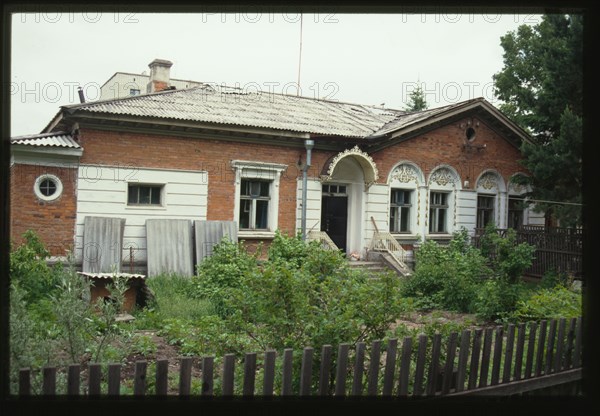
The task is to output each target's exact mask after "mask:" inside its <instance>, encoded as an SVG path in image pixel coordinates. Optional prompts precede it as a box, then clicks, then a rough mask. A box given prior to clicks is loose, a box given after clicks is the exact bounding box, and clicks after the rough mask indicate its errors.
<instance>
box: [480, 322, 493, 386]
mask: <svg viewBox="0 0 600 416" xmlns="http://www.w3.org/2000/svg"><path fill="white" fill-rule="evenodd" d="M493 333H494V330H493V328H486V329H485V338H484V340H483V353H482V355H481V370H480V374H479V387H485V386H487V383H488V380H487V378H488V372H489V370H490V352H491V349H492V336H493Z"/></svg>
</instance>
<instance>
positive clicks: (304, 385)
mask: <svg viewBox="0 0 600 416" xmlns="http://www.w3.org/2000/svg"><path fill="white" fill-rule="evenodd" d="M312 363H313V349H312V348H311V347H305V348H304V351H303V352H302V368H301V369H300V396H310V384H311V381H312Z"/></svg>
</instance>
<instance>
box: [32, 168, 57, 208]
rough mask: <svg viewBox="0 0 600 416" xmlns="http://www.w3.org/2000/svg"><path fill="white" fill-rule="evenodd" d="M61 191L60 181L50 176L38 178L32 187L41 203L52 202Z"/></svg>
mask: <svg viewBox="0 0 600 416" xmlns="http://www.w3.org/2000/svg"><path fill="white" fill-rule="evenodd" d="M62 190H63V185H62V182H61V181H60V179H58V177H56V176H54V175H50V174H46V175H41V176H39V177H38V178H37V179H36V180H35V184H34V185H33V192H34V193H35V195H36V196H37V197H38V198H39V199H41V200H42V201H54V200H55V199H57V198H58V197H59V196H60V195H61V194H62Z"/></svg>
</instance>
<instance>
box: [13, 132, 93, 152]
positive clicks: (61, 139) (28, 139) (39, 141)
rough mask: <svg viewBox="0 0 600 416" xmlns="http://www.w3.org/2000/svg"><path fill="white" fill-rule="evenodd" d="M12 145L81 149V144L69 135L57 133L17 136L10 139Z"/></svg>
mask: <svg viewBox="0 0 600 416" xmlns="http://www.w3.org/2000/svg"><path fill="white" fill-rule="evenodd" d="M10 143H11V144H22V145H26V146H45V147H63V148H70V149H81V146H80V145H79V143H77V142H76V141H75V139H73V136H71V135H70V134H68V133H65V132H62V131H60V132H55V133H43V134H33V135H29V136H17V137H12V138H11V139H10Z"/></svg>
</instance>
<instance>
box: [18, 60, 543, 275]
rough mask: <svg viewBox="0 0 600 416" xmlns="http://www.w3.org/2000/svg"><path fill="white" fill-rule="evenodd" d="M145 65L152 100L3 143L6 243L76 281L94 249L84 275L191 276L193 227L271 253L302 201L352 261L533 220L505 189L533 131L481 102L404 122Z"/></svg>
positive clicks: (397, 116) (316, 231) (75, 115)
mask: <svg viewBox="0 0 600 416" xmlns="http://www.w3.org/2000/svg"><path fill="white" fill-rule="evenodd" d="M150 66H151V74H150V76H149V81H148V87H147V89H148V91H150V92H149V93H147V94H141V95H134V96H128V97H123V98H117V99H108V100H100V101H95V102H83V103H80V104H74V105H66V106H62V107H61V108H60V110H59V112H58V113H57V115H56V116H55V117H54V118H53V119H52V120H51V121H50V122H49V124H48V125H47V127H46V128H45V129H44V130H43V131H42V132H41V133H40V134H35V135H30V136H20V137H14V138H12V139H11V140H12V141H11V143H12V145H11V148H12V159H11V210H12V211H11V234H12V237H13V238H15V239H18V237H19V236H20V235H21V234H22V233H23V232H24V231H25V230H27V229H28V228H32V229H34V230H36V231H37V232H38V233H39V235H40V236H41V238H42V239H43V241H45V242H46V243H47V244H48V245H49V250H50V252H51V253H52V254H53V255H54V256H63V255H64V254H65V250H68V249H72V250H73V251H74V253H75V255H76V258H77V261H78V263H80V264H83V266H84V271H85V265H86V261H89V258H90V257H94V256H98V255H99V253H100V252H102V253H104V254H102V255H103V256H104V258H105V259H106V258H108V259H109V261H108V263H106V264H105V265H103V266H102V267H100V268H99V269H97V270H91V271H95V272H107V271H109V270H107V267H115V265H116V267H117V268H121V267H122V268H126V267H127V265H128V264H130V265H132V266H131V270H130V271H133V268H136V270H139V268H140V267H141V268H142V269H143V268H144V267H146V266H148V267H151V262H154V261H155V258H158V257H160V256H163V257H164V259H165V260H164V261H165V262H167V261H172V259H173V258H174V257H177V258H179V257H181V256H184V257H185V258H186V260H185V263H186V264H185V265H183V266H173V267H175V268H178V269H177V270H181V267H183V270H184V271H188V270H190V271H193V264H194V263H197V262H198V261H200V260H201V258H200V257H199V256H198V254H197V253H199V250H200V249H202V247H204V246H205V244H206V242H205V241H204V242H200V241H199V240H198V232H197V230H196V231H194V224H196V228H198V227H205V226H207V225H206V224H217V225H218V229H219V230H228V231H219V232H220V233H221V234H219V235H228V236H234V235H235V238H238V239H240V240H244V241H245V242H246V244H247V245H249V246H250V247H254V246H256V245H257V244H259V243H263V244H267V245H268V244H269V242H270V241H271V240H272V238H273V237H274V235H275V231H276V230H278V229H279V230H281V231H282V232H285V233H287V234H294V233H296V232H297V231H299V230H301V229H302V225H303V207H302V201H303V197H305V198H306V207H305V212H306V216H305V224H306V226H305V231H306V233H307V234H308V235H310V236H316V237H315V238H320V239H322V240H323V241H331V242H332V243H334V244H335V245H336V246H337V247H338V248H340V249H341V250H343V251H344V252H346V253H347V254H351V253H352V254H355V255H359V256H360V257H361V258H364V257H365V256H366V255H367V254H368V252H369V251H370V249H373V248H374V247H375V245H374V244H373V243H374V241H375V240H377V239H379V238H382V239H381V241H380V242H383V241H384V240H385V239H386V238H387V240H386V241H388V243H390V244H392V245H395V246H394V247H400V248H399V250H402V252H403V254H404V255H406V256H407V258H410V254H411V252H412V250H413V247H414V245H415V244H416V243H418V242H419V241H421V242H422V241H424V240H430V239H432V240H437V241H441V242H444V241H448V240H449V239H450V238H451V235H452V233H453V232H454V231H457V230H459V229H461V227H465V228H466V229H467V230H469V231H470V232H473V231H474V230H475V228H477V227H482V226H484V225H485V224H486V223H488V222H491V221H493V222H494V223H495V224H496V225H497V226H498V227H500V228H506V227H516V226H518V225H522V224H523V225H525V224H543V221H544V218H543V214H539V213H535V212H534V211H533V210H532V209H529V208H526V207H523V205H522V204H521V202H522V199H523V194H524V193H525V191H526V189H524V188H523V187H521V186H519V185H516V184H515V183H513V181H512V179H513V178H514V177H515V176H517V175H527V174H528V173H527V172H526V171H525V169H524V168H523V167H522V166H521V165H520V164H519V159H520V158H521V154H520V151H519V146H520V144H521V143H522V142H523V141H527V140H529V137H528V135H527V134H526V133H525V132H524V131H523V130H522V129H521V128H519V127H518V126H517V125H516V124H515V123H514V122H512V121H511V120H509V119H508V118H507V117H506V116H504V115H503V114H502V113H501V112H500V111H498V110H497V109H496V108H495V107H494V106H493V105H491V104H490V103H489V102H487V101H486V100H484V99H483V98H476V99H472V100H468V101H464V102H460V103H457V104H452V105H447V106H444V107H439V108H433V109H429V110H424V111H419V112H406V111H401V110H394V109H389V108H381V107H376V106H368V105H361V104H352V103H345V102H339V101H330V100H320V99H313V98H306V97H300V96H291V95H284V94H275V93H264V92H263V93H259V92H251V93H250V92H245V91H243V90H241V89H239V88H238V89H236V88H227V87H216V86H211V85H208V84H200V85H198V86H195V87H192V88H187V89H178V88H175V89H172V88H170V87H171V80H170V76H169V74H170V66H171V63H170V62H169V61H165V60H154V61H153V62H152V63H151V64H150ZM309 154H310V156H311V163H310V166H309V167H307V169H306V174H307V180H306V183H307V186H306V193H304V192H303V173H304V168H305V166H306V162H307V156H309ZM158 220H160V221H162V222H160V221H159V222H153V221H158ZM94 221H100V222H97V223H95V222H94ZM165 221H167V222H168V223H164V222H165ZM169 221H170V222H169ZM165 224H166V225H165ZM219 224H221V225H219ZM232 224H233V226H232ZM161 227H162V228H161ZM164 227H166V228H164ZM223 227H224V228H223ZM227 227H229V228H227ZM232 227H233V229H232ZM85 230H88V231H85ZM94 230H96V231H94ZM95 232H98V233H100V234H102V235H103V236H104V237H96V239H95V238H94V237H90V236H94V235H95V234H94V233H95ZM194 233H195V234H194ZM150 234H152V235H150ZM86 236H87V237H86ZM110 236H117V237H114V238H113V237H110ZM168 236H172V238H173V239H172V240H171V241H170V242H169V243H168V244H167V243H164V239H165V238H168ZM173 236H175V237H173ZM376 236H377V238H374V237H376ZM381 236H384V237H385V238H383V237H381ZM390 236H391V237H390ZM111 238H112V239H111ZM98 239H103V240H102V241H103V242H102V243H99V242H98V241H97V240H98ZM161 239H162V240H161ZM392 240H393V241H392ZM157 241H159V242H158V243H157ZM160 241H163V243H162V245H161V243H160ZM175 246H177V248H176V251H173V252H172V253H171V254H165V253H162V252H161V251H160V250H169V249H172V250H175V248H173V247H175ZM153 247H159V248H153ZM160 247H162V248H160ZM169 247H170V248H169ZM375 248H376V247H375ZM90 250H91V251H90ZM194 251H195V253H196V255H195V256H194ZM90 253H91V254H90ZM161 253H162V254H161ZM182 253H183V254H182ZM133 257H135V261H134V259H133ZM134 263H135V265H134ZM111 265H112V266H111ZM152 267H154V266H152ZM88 269H89V268H88ZM100 269H102V270H100ZM150 274H152V273H150Z"/></svg>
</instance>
